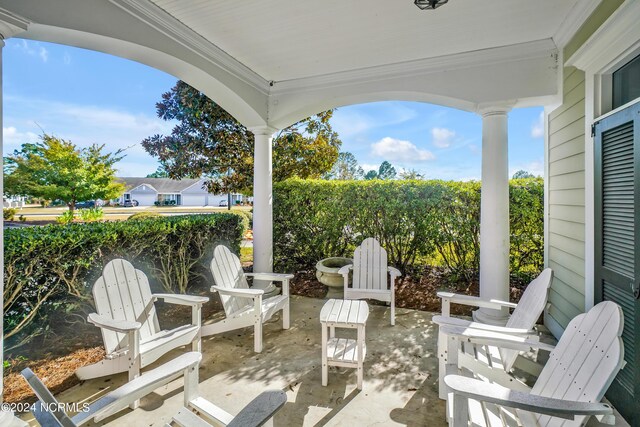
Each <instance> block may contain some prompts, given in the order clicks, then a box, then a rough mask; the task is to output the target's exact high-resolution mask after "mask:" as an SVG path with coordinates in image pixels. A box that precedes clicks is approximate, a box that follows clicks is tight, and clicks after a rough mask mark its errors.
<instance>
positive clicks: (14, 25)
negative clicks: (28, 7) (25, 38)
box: [0, 9, 30, 46]
mask: <svg viewBox="0 0 640 427" xmlns="http://www.w3.org/2000/svg"><path fill="white" fill-rule="evenodd" d="M29 24H30V22H29V21H27V20H26V19H24V18H22V17H20V16H17V15H13V14H12V13H10V12H8V11H6V10H4V9H0V41H3V43H2V44H1V45H0V46H4V40H6V39H8V38H10V37H13V36H15V35H16V34H19V33H22V32H24V31H27V27H29Z"/></svg>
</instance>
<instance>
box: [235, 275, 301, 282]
mask: <svg viewBox="0 0 640 427" xmlns="http://www.w3.org/2000/svg"><path fill="white" fill-rule="evenodd" d="M244 275H245V276H247V277H253V278H254V279H258V280H275V281H277V282H282V281H284V280H291V279H293V278H294V275H293V274H282V273H245V274H244Z"/></svg>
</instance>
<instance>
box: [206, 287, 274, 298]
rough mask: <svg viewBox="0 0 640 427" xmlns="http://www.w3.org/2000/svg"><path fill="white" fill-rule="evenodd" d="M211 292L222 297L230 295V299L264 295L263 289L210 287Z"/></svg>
mask: <svg viewBox="0 0 640 427" xmlns="http://www.w3.org/2000/svg"><path fill="white" fill-rule="evenodd" d="M211 292H219V293H220V294H223V295H231V296H232V297H241V298H255V297H258V296H262V295H264V290H263V289H227V288H221V287H219V286H212V287H211Z"/></svg>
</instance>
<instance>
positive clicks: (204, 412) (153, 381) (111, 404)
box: [22, 352, 287, 427]
mask: <svg viewBox="0 0 640 427" xmlns="http://www.w3.org/2000/svg"><path fill="white" fill-rule="evenodd" d="M201 359H202V354H201V353H199V352H189V353H186V354H183V355H181V356H178V357H177V358H175V359H173V360H171V361H169V362H167V363H165V364H164V365H162V366H159V367H157V368H155V369H153V370H151V371H149V372H146V373H145V374H144V375H142V376H140V377H138V378H136V379H134V380H133V381H130V382H128V383H127V384H125V385H123V386H122V387H120V388H118V389H116V390H114V391H112V392H110V393H109V394H107V395H105V396H103V397H101V398H100V399H98V400H97V401H95V402H93V403H92V404H91V405H89V408H88V410H87V411H83V412H80V413H78V414H77V415H75V416H73V417H69V416H68V415H67V414H66V413H65V412H64V411H63V410H62V409H61V408H62V407H63V405H60V404H59V402H58V401H57V400H56V399H55V397H53V395H52V394H51V392H50V391H49V390H48V389H47V387H46V386H45V385H44V384H43V383H42V382H41V381H40V379H38V377H36V376H35V374H34V373H33V372H32V371H31V370H30V369H28V368H27V369H25V370H23V371H22V375H23V376H24V377H25V379H26V380H27V382H28V383H29V385H30V386H31V388H32V389H33V391H34V392H35V393H36V396H37V397H38V400H39V401H38V402H37V403H36V404H35V405H34V406H33V411H32V412H33V414H34V416H35V417H36V420H37V421H38V422H39V423H40V425H41V426H42V427H60V426H62V427H79V426H82V425H85V424H87V423H89V422H92V423H99V422H100V421H102V420H104V419H106V418H108V417H110V416H112V415H114V414H116V413H118V412H120V411H121V410H123V409H125V408H126V407H127V406H130V405H131V403H133V402H134V401H136V400H138V399H140V398H141V397H143V396H146V395H147V394H149V393H151V392H152V391H153V390H155V389H157V388H158V387H160V386H163V385H165V384H167V383H169V382H171V381H173V380H174V379H176V378H178V377H180V376H182V375H184V384H185V385H184V406H183V408H182V409H180V410H179V411H178V413H177V414H176V415H175V416H174V417H173V420H172V421H173V423H174V424H176V425H179V426H185V427H187V426H188V427H198V426H205V427H211V424H209V422H207V421H211V422H213V423H214V424H215V425H223V426H229V427H234V426H235V427H239V426H242V427H257V426H261V425H263V424H264V423H265V422H266V421H268V420H269V419H270V418H271V417H273V415H274V414H275V413H276V412H277V411H278V409H280V408H281V407H282V406H283V405H284V404H285V403H286V401H287V396H286V394H285V393H284V392H283V391H281V390H277V391H266V392H263V393H262V394H260V395H259V396H258V397H256V398H255V399H253V400H252V401H251V402H250V403H249V404H248V405H247V406H245V407H244V408H243V409H242V410H241V411H240V413H238V415H236V416H233V415H231V414H229V413H228V412H226V411H225V410H223V409H222V408H220V407H218V406H216V405H214V404H213V403H211V402H209V401H208V400H205V399H203V398H202V397H200V395H199V393H198V367H199V364H200V361H201ZM193 410H196V411H198V412H199V413H200V414H201V416H202V417H205V418H206V420H207V421H205V420H204V419H203V418H200V417H198V416H197V415H195V414H194V413H193V412H192V411H193ZM167 426H169V424H167Z"/></svg>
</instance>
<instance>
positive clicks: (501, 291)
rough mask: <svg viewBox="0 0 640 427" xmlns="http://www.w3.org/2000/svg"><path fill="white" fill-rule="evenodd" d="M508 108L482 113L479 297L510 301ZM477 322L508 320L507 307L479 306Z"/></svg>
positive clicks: (502, 322) (485, 109) (482, 111)
mask: <svg viewBox="0 0 640 427" xmlns="http://www.w3.org/2000/svg"><path fill="white" fill-rule="evenodd" d="M509 110H510V108H509V107H504V106H500V107H489V108H484V109H482V110H481V111H480V114H481V115H482V196H481V202H480V296H481V297H482V298H487V299H498V300H502V301H509V162H508V155H507V154H508V153H507V113H508V112H509ZM473 317H474V319H475V320H476V321H478V322H482V323H489V324H494V325H504V324H505V323H506V322H507V317H508V312H507V311H506V310H504V309H503V310H492V309H487V308H481V309H479V310H476V311H475V312H474V313H473Z"/></svg>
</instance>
